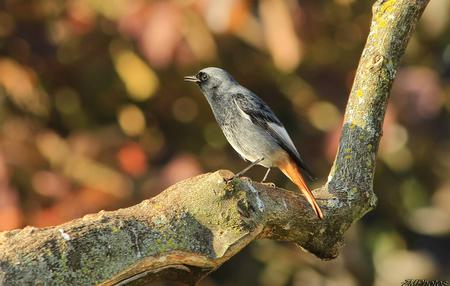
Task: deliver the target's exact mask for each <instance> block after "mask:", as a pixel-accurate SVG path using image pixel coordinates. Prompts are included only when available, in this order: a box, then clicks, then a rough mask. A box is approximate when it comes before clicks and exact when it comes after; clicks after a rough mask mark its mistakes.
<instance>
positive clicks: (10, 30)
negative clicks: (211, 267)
mask: <svg viewBox="0 0 450 286" xmlns="http://www.w3.org/2000/svg"><path fill="white" fill-rule="evenodd" d="M371 5H372V1H355V0H334V1H331V0H329V1H325V0H322V1H317V0H301V1H294V0H262V1H244V0H199V1H188V0H184V1H183V0H172V1H144V0H129V1H126V0H110V1H104V0H67V1H59V0H33V1H29V0H22V1H20V0H2V1H0V230H10V229H14V228H21V227H24V226H26V225H34V226H38V227H44V226H50V225H56V224H60V223H63V222H65V221H68V220H71V219H74V218H78V217H81V216H83V215H84V214H87V213H92V212H97V211H99V210H102V209H106V210H113V209H117V208H120V207H126V206H130V205H133V204H135V203H138V202H140V201H141V200H143V199H146V198H149V197H152V196H155V195H157V194H158V193H159V192H161V191H162V190H163V189H164V188H166V187H167V186H169V185H171V184H174V183H176V182H177V181H179V180H182V179H184V178H187V177H191V176H194V175H197V174H200V173H203V172H208V171H214V170H216V169H220V168H228V169H231V170H233V171H238V170H240V169H241V168H243V167H244V166H245V165H246V163H244V162H243V161H242V160H241V159H240V158H239V156H238V155H237V154H236V153H234V151H233V150H232V149H231V147H230V146H228V144H227V143H226V141H225V138H224V137H223V135H222V134H221V131H220V130H219V128H218V126H217V124H216V123H215V121H214V119H213V117H212V113H211V112H210V109H209V106H208V105H207V103H206V101H205V100H204V98H203V96H202V95H201V93H200V92H199V90H198V89H197V88H196V86H194V85H190V84H187V83H185V82H183V80H182V78H183V76H184V75H189V74H194V73H196V72H197V71H198V70H199V69H200V68H203V67H206V66H220V67H223V68H225V69H227V70H228V71H230V72H231V73H232V74H233V75H234V76H235V77H236V78H237V79H238V80H239V81H240V82H241V83H242V84H244V85H245V86H247V87H249V88H250V89H252V90H253V91H255V92H256V93H257V94H259V95H260V96H261V97H262V98H263V99H264V100H265V101H266V102H267V103H268V104H269V105H270V106H272V108H273V109H274V111H275V112H276V113H277V114H278V115H279V117H280V118H281V120H282V121H283V122H284V123H285V125H286V127H287V129H288V130H289V132H290V133H291V134H292V137H293V139H294V142H295V143H296V145H297V146H298V147H299V149H300V152H301V153H302V154H303V157H304V158H305V160H306V161H307V162H308V163H309V165H311V167H312V169H313V170H314V171H315V173H316V174H317V176H318V177H320V178H321V179H319V181H317V182H315V183H313V184H320V183H321V182H323V181H324V180H325V178H326V177H327V174H328V171H329V168H330V166H331V164H332V161H333V158H334V155H335V152H336V148H337V144H338V138H339V131H340V127H341V121H342V115H343V112H344V108H345V104H346V100H347V95H348V93H349V90H350V88H351V84H352V80H353V77H354V73H355V69H356V67H357V63H358V59H359V56H360V54H361V51H362V48H363V45H364V42H365V39H366V36H367V33H368V29H369V25H370V18H371V14H370V13H371ZM449 16H450V2H449V1H444V0H432V1H431V3H430V4H429V6H428V8H427V9H426V11H425V14H424V15H423V18H422V20H421V22H420V25H419V26H418V30H417V32H416V33H415V35H414V36H413V38H412V39H411V42H410V44H409V47H408V49H407V52H406V55H405V57H404V59H403V61H402V67H401V68H400V70H399V72H398V74H397V79H396V81H395V84H394V87H393V90H392V96H391V100H390V104H389V108H388V111H387V114H386V120H385V125H384V135H383V138H382V142H381V145H380V149H379V154H378V159H379V160H378V163H377V169H376V176H375V177H376V180H375V191H376V193H377V195H378V198H379V203H378V206H377V208H376V209H375V210H374V211H372V212H371V213H369V214H368V215H366V216H365V217H364V218H363V219H362V220H361V221H360V222H358V223H356V224H355V225H354V226H353V227H352V228H351V229H350V230H349V232H348V234H347V238H346V245H345V247H344V248H343V250H342V253H341V255H340V256H339V258H337V259H336V260H333V261H329V262H323V261H320V260H318V259H317V258H315V257H313V256H312V255H310V254H306V253H303V252H302V251H300V249H297V248H296V247H295V246H294V245H292V244H288V243H278V242H274V241H258V242H254V243H252V244H251V245H250V246H249V247H248V248H246V249H245V250H244V251H243V252H241V253H240V254H238V255H237V256H236V257H234V258H233V259H231V260H230V261H229V262H227V263H226V264H225V265H223V267H222V268H220V269H219V270H218V271H216V272H215V273H213V274H212V275H211V276H209V277H208V278H206V279H205V280H203V282H202V283H201V285H203V286H205V285H211V286H213V285H271V286H272V285H273V286H277V285H350V286H351V285H388V286H389V285H400V283H401V281H403V280H404V279H408V278H426V279H433V278H439V279H447V280H450V274H449V273H450V126H449V125H450V116H449V114H450V82H449V77H450V28H449V27H450V21H449ZM263 174H264V170H263V169H262V168H260V167H257V168H255V169H254V170H252V172H251V173H250V174H249V175H251V176H252V177H254V178H256V179H259V178H260V177H262V176H263ZM270 180H271V181H273V182H275V183H277V184H278V185H280V186H282V187H285V188H288V189H294V187H293V185H291V184H290V183H289V182H288V180H287V179H286V178H284V177H283V176H282V175H281V174H280V172H277V171H273V172H272V173H271V176H270Z"/></svg>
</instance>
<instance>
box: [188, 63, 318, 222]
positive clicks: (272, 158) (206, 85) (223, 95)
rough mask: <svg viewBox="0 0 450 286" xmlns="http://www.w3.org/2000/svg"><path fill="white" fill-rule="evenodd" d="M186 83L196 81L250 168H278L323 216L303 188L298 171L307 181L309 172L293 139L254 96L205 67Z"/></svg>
mask: <svg viewBox="0 0 450 286" xmlns="http://www.w3.org/2000/svg"><path fill="white" fill-rule="evenodd" d="M184 80H185V81H190V82H195V83H197V84H198V86H199V87H200V89H201V91H202V93H203V94H204V96H205V97H206V99H207V100H208V103H209V105H210V106H211V109H212V111H213V113H214V117H215V118H216V120H217V123H218V124H219V126H220V128H221V129H222V131H223V133H224V135H225V137H226V138H227V140H228V142H229V143H230V144H231V146H232V147H233V148H234V149H235V150H236V151H237V152H238V153H239V155H241V157H242V158H244V159H245V160H247V161H250V162H252V164H250V166H248V167H247V168H245V169H244V170H242V171H241V172H239V173H238V174H236V175H238V176H239V175H242V174H243V173H244V172H246V171H248V170H249V169H250V168H251V167H253V166H254V165H256V164H259V165H262V166H264V167H266V168H267V172H266V174H265V176H264V179H263V181H265V179H266V178H267V175H268V174H269V171H270V168H271V167H278V168H279V169H280V170H281V171H282V172H283V173H284V174H285V175H286V176H287V177H288V178H289V179H290V180H291V181H292V182H293V183H295V184H296V185H297V187H298V188H299V189H300V191H301V192H302V193H303V194H304V196H305V197H306V199H307V201H308V202H309V204H310V205H311V206H312V208H313V210H314V211H315V213H316V214H317V216H318V217H319V218H321V219H323V213H322V211H321V209H320V207H319V205H318V204H317V202H316V200H315V198H314V196H313V194H312V193H311V191H310V190H309V188H308V186H307V185H306V182H305V180H304V179H303V176H302V174H301V171H303V172H305V174H306V175H308V176H309V177H310V178H312V173H311V171H310V170H309V168H308V167H307V166H306V165H305V163H304V161H303V160H302V158H301V157H300V154H299V153H298V151H297V149H296V148H295V145H294V143H293V142H292V139H291V138H290V137H289V135H288V133H287V132H286V129H285V128H284V126H283V124H282V123H281V122H280V120H279V119H278V118H277V117H276V115H275V114H274V113H273V111H272V110H271V109H270V107H269V106H268V105H267V104H266V103H265V102H264V101H263V100H262V99H261V98H259V97H258V96H257V95H256V94H254V93H253V92H251V91H250V90H248V89H247V88H245V87H243V86H242V85H240V84H239V83H238V82H237V81H236V80H235V79H234V78H233V77H232V76H231V75H230V74H229V73H228V72H226V71H225V70H223V69H220V68H215V67H208V68H205V69H202V70H201V71H199V72H198V73H197V74H196V75H195V76H186V77H185V78H184Z"/></svg>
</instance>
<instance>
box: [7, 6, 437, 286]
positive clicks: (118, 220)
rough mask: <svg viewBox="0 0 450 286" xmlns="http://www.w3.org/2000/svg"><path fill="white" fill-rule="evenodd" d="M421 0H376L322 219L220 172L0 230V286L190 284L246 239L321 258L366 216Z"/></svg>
mask: <svg viewBox="0 0 450 286" xmlns="http://www.w3.org/2000/svg"><path fill="white" fill-rule="evenodd" d="M427 3H428V1H427V0H415V1H413V0H398V1H394V0H391V1H378V2H377V3H376V4H375V5H374V7H373V20H372V25H371V29H370V34H369V37H368V40H367V43H366V46H365V48H364V51H363V53H362V56H361V60H360V63H359V66H358V70H357V74H356V77H355V82H354V85H353V88H352V91H351V93H350V97H349V102H348V105H347V109H346V113H345V118H344V125H343V129H342V135H341V139H340V144H339V150H338V154H337V156H336V159H335V162H334V164H333V167H332V170H331V172H330V175H329V179H328V182H327V183H326V184H325V185H324V186H323V187H322V188H320V189H318V190H316V191H315V193H316V196H317V197H318V198H319V204H320V205H321V207H322V209H323V210H324V213H325V220H323V221H320V220H317V219H316V217H315V215H314V213H313V212H312V210H311V209H310V207H309V205H308V204H307V203H306V201H305V200H304V198H303V197H302V196H301V195H299V194H297V193H293V192H289V191H285V190H281V189H278V188H272V187H269V186H267V185H263V184H259V183H255V182H252V181H250V180H249V179H246V178H242V179H234V180H232V181H230V182H228V183H226V182H225V180H224V179H227V178H230V177H231V176H232V174H231V173H230V172H228V171H218V172H215V173H209V174H204V175H201V176H198V177H195V178H190V179H188V180H185V181H183V182H180V183H178V184H176V185H174V186H172V187H170V188H169V189H167V190H165V191H164V192H162V193H161V194H159V195H158V196H156V197H154V198H152V199H150V200H145V201H143V202H142V203H140V204H138V205H136V206H133V207H130V208H126V209H120V210H117V211H112V212H103V211H102V212H100V213H98V214H94V215H88V216H85V217H83V218H81V219H77V220H74V221H71V222H68V223H65V224H63V225H60V226H56V227H50V228H42V229H38V228H33V227H26V228H24V229H22V230H14V231H8V232H2V233H0V284H2V285H3V284H5V285H27V284H42V285H47V284H57V285H72V284H76V285H92V284H100V285H125V284H127V285H128V284H129V285H144V284H146V283H148V282H151V281H159V280H176V281H182V282H185V283H188V284H194V283H195V282H196V281H198V279H200V278H201V277H203V276H204V275H206V274H207V273H209V272H210V271H212V270H214V269H216V268H217V267H219V266H220V265H221V264H222V263H224V262H225V261H227V260H228V259H229V258H230V257H232V256H233V255H234V254H236V253H237V252H239V251H240V250H241V249H242V248H243V247H245V246H246V245H248V244H249V243H250V242H251V241H253V240H255V239H260V238H270V239H277V240H285V241H292V242H295V243H296V244H298V245H299V246H301V247H302V248H304V249H306V250H308V251H309V252H312V253H314V254H315V255H316V256H318V257H320V258H322V259H331V258H334V257H336V256H337V255H338V249H339V246H340V242H341V241H342V236H343V234H344V232H345V231H346V230H347V229H348V227H349V226H350V225H351V223H352V222H354V221H355V220H357V219H359V218H360V217H362V216H363V215H364V214H365V213H366V212H368V211H369V210H371V209H372V208H373V207H374V206H375V203H376V197H375V195H374V193H373V189H372V185H373V174H374V169H375V156H376V152H377V148H378V143H379V140H380V137H381V133H382V122H383V118H384V113H385V110H386V104H387V99H388V95H389V90H390V88H391V85H392V82H393V80H394V77H395V73H396V70H397V66H398V63H399V61H400V59H401V56H402V55H403V53H404V50H405V48H406V45H407V42H408V40H409V38H410V36H411V33H412V31H413V30H414V27H415V25H416V23H417V22H418V20H419V18H420V15H421V14H422V12H423V10H424V8H425V6H426V5H427Z"/></svg>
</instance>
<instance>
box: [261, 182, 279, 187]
mask: <svg viewBox="0 0 450 286" xmlns="http://www.w3.org/2000/svg"><path fill="white" fill-rule="evenodd" d="M261 184H263V185H266V186H268V187H271V188H275V187H276V185H275V183H272V182H261Z"/></svg>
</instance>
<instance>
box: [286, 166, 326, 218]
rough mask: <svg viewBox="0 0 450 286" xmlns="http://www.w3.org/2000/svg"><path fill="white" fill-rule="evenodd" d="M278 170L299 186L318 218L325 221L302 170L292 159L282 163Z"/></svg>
mask: <svg viewBox="0 0 450 286" xmlns="http://www.w3.org/2000/svg"><path fill="white" fill-rule="evenodd" d="M278 168H280V170H281V171H282V172H283V173H284V174H285V175H286V176H287V177H288V178H289V179H291V181H292V182H293V183H294V184H296V185H297V187H298V188H299V189H300V191H301V192H302V193H303V195H304V196H305V197H306V200H307V201H308V203H309V204H310V205H311V207H312V208H313V210H314V211H315V212H316V214H317V216H318V217H319V218H320V219H323V213H322V210H321V209H320V207H319V205H318V204H317V202H316V199H315V198H314V195H313V194H312V192H311V191H310V190H309V188H308V186H307V185H306V183H305V180H304V179H303V177H302V174H301V173H300V170H299V169H298V167H297V165H296V164H295V162H293V161H292V160H291V159H290V158H289V159H288V160H284V161H282V162H281V163H279V164H278Z"/></svg>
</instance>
